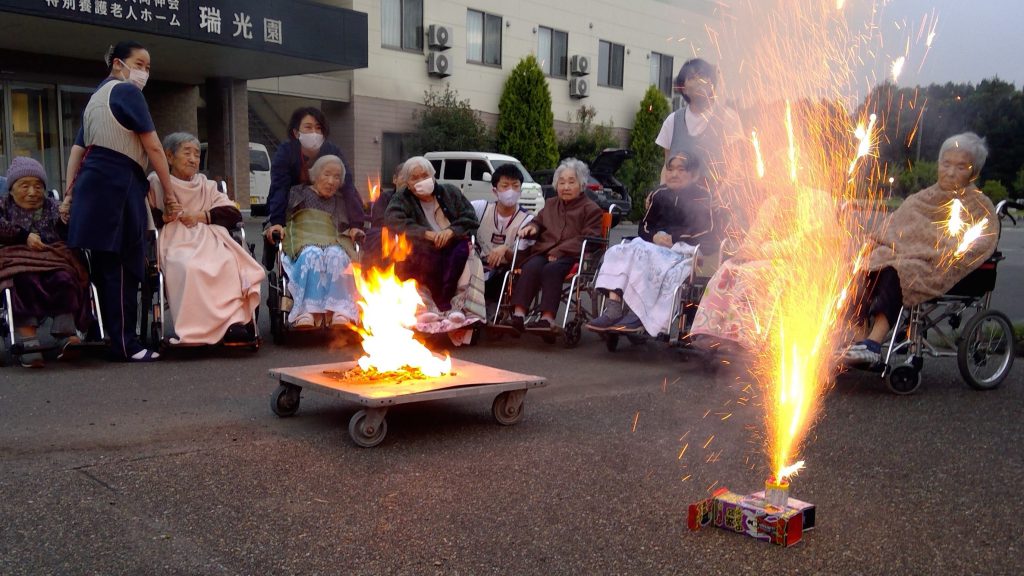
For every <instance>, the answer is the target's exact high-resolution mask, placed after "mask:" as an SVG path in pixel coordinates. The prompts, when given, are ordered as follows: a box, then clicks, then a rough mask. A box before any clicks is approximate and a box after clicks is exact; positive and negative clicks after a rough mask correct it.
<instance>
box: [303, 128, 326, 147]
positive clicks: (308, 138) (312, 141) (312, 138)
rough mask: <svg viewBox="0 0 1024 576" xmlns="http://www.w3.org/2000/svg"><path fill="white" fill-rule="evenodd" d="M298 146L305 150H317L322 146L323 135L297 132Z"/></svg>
mask: <svg viewBox="0 0 1024 576" xmlns="http://www.w3.org/2000/svg"><path fill="white" fill-rule="evenodd" d="M299 144H302V147H303V148H305V149H306V150H319V149H320V147H321V146H323V144H324V135H323V134H318V133H316V132H299Z"/></svg>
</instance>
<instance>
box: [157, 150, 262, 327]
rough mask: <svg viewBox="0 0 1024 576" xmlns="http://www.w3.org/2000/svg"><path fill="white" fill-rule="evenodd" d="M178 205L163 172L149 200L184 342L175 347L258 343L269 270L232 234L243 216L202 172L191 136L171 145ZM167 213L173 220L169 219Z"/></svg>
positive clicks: (166, 285) (169, 154) (160, 257)
mask: <svg viewBox="0 0 1024 576" xmlns="http://www.w3.org/2000/svg"><path fill="white" fill-rule="evenodd" d="M163 146H164V151H165V153H166V154H167V163H168V165H169V166H170V172H171V185H172V186H173V188H174V190H173V194H172V195H171V196H172V197H173V198H174V200H172V201H170V202H168V203H167V204H166V205H165V203H164V197H165V191H164V190H163V187H162V186H161V184H160V180H159V179H158V178H157V177H156V174H151V175H150V177H149V183H150V191H149V202H150V207H151V210H152V211H153V217H154V218H153V219H154V222H155V223H156V226H157V227H158V228H162V229H161V231H160V233H159V234H158V236H157V247H156V248H157V263H158V268H159V271H160V273H161V274H162V275H163V279H164V282H163V285H164V290H165V293H166V296H167V300H168V303H169V304H170V309H171V318H172V319H173V322H174V332H175V335H176V337H175V338H171V339H170V343H171V344H196V345H199V344H208V345H210V344H217V343H220V342H222V341H223V342H226V343H246V342H252V341H254V340H255V338H256V326H255V318H256V317H255V314H256V309H257V308H258V307H259V304H260V283H261V282H263V278H264V277H265V272H264V271H263V267H262V266H260V264H259V263H258V262H256V260H254V259H253V257H252V256H251V255H250V254H249V252H248V251H247V250H246V249H245V248H244V247H243V246H241V245H239V243H238V242H236V241H235V239H234V238H233V237H232V236H231V232H230V231H232V230H235V229H237V228H238V227H239V225H240V224H241V222H242V213H241V212H239V210H238V208H237V207H236V206H235V205H234V203H233V202H232V201H231V200H230V199H229V198H228V197H227V195H225V194H224V193H223V192H221V191H220V190H218V188H217V183H216V182H214V181H212V180H209V179H207V178H206V176H204V175H203V174H200V173H199V172H198V170H199V156H200V150H199V140H198V139H197V138H196V137H195V136H192V135H191V134H187V133H185V132H177V133H174V134H170V135H168V136H167V137H166V138H164V141H163ZM165 206H166V207H167V209H168V211H169V212H171V213H170V214H164V213H163V211H162V208H164V207H165Z"/></svg>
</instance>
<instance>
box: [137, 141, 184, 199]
mask: <svg viewBox="0 0 1024 576" xmlns="http://www.w3.org/2000/svg"><path fill="white" fill-rule="evenodd" d="M139 140H141V141H142V146H143V148H145V149H146V156H148V157H149V165H150V167H151V168H152V169H153V171H154V172H156V177H157V178H158V179H159V180H160V185H161V186H163V189H164V205H165V206H166V205H167V204H169V203H171V202H177V200H178V199H177V198H175V197H174V189H173V188H172V187H171V172H170V169H169V168H168V167H167V156H166V155H165V154H164V147H163V145H162V144H160V137H159V136H157V134H156V132H155V131H153V132H146V133H144V134H139Z"/></svg>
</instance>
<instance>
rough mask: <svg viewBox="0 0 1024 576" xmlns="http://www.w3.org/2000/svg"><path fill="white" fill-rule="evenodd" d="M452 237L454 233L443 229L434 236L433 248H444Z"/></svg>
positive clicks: (449, 229)
mask: <svg viewBox="0 0 1024 576" xmlns="http://www.w3.org/2000/svg"><path fill="white" fill-rule="evenodd" d="M454 237H455V232H453V231H452V229H451V228H445V229H444V230H441V231H440V232H438V233H437V234H435V235H434V247H435V248H444V247H445V246H447V245H448V243H449V242H451V240H452V238H454Z"/></svg>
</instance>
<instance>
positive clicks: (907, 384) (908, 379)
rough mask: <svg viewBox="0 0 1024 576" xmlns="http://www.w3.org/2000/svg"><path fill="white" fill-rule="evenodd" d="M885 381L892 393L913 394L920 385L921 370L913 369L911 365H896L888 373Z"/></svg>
mask: <svg viewBox="0 0 1024 576" xmlns="http://www.w3.org/2000/svg"><path fill="white" fill-rule="evenodd" d="M886 383H887V384H888V385H889V391H890V392H892V393H893V394H899V395H901V396H905V395H907V394H913V393H914V392H917V389H918V388H919V387H920V386H921V372H920V371H918V370H915V369H914V367H913V366H897V367H895V368H893V370H892V373H891V374H889V378H888V379H887V380H886Z"/></svg>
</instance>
